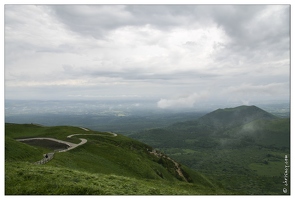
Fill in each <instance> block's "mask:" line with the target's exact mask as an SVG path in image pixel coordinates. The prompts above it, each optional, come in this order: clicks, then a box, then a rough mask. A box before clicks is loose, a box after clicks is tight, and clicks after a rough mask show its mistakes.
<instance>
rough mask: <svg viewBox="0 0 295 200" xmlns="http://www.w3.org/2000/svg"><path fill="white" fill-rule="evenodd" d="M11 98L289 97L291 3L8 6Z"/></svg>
mask: <svg viewBox="0 0 295 200" xmlns="http://www.w3.org/2000/svg"><path fill="white" fill-rule="evenodd" d="M4 15H5V35H4V36H5V52H4V53H5V57H4V58H5V99H40V100H52V99H54V100H68V99H72V100H75V99H85V100H97V99H139V100H142V99H154V100H155V104H157V106H158V107H160V108H169V107H192V106H194V105H196V104H198V103H202V102H216V101H219V102H238V103H241V104H251V102H257V101H260V102H265V101H271V100H280V101H285V102H288V101H289V97H290V6H289V5H5V10H4Z"/></svg>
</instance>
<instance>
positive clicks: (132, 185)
mask: <svg viewBox="0 0 295 200" xmlns="http://www.w3.org/2000/svg"><path fill="white" fill-rule="evenodd" d="M5 168H9V170H7V172H6V173H5V194H6V195H9V194H13V195H17V194H27V195H28V194H29V195H39V194H55V195H56V194H58V195H60V194H63V195H69V194H70V195H87V194H94V195H160V194H165V195H197V194H214V193H215V192H216V191H214V190H212V189H210V188H208V187H207V188H206V187H203V186H200V185H195V184H189V183H183V182H170V181H156V180H148V179H135V178H130V177H126V176H118V175H105V174H101V173H87V172H83V171H78V170H72V169H68V168H66V167H53V166H49V165H32V164H30V163H27V162H7V163H6V165H5ZM36 183H38V184H36Z"/></svg>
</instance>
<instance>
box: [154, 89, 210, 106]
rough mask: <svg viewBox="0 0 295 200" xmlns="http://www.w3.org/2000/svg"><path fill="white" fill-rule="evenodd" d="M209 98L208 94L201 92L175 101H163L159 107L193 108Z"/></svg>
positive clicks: (159, 103) (158, 104) (159, 102)
mask: <svg viewBox="0 0 295 200" xmlns="http://www.w3.org/2000/svg"><path fill="white" fill-rule="evenodd" d="M207 96H208V94H207V93H206V92H201V93H193V94H190V95H187V96H183V97H178V98H175V99H161V100H160V101H158V103H157V106H158V107H159V108H192V107H194V105H195V104H196V103H197V102H198V101H200V100H204V99H206V97H207Z"/></svg>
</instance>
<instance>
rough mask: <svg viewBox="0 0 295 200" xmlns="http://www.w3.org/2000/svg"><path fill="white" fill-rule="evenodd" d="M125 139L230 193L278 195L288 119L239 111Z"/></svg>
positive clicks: (244, 109)
mask: <svg viewBox="0 0 295 200" xmlns="http://www.w3.org/2000/svg"><path fill="white" fill-rule="evenodd" d="M131 137H132V138H135V139H137V140H139V141H142V142H144V143H146V144H149V145H151V146H153V147H155V148H158V149H159V150H161V151H163V152H165V153H166V154H167V155H168V156H170V157H172V158H174V159H176V160H178V161H180V162H181V163H184V164H185V165H187V166H189V167H190V168H192V169H194V170H196V171H199V172H202V173H203V174H205V175H206V176H207V177H210V178H212V180H219V183H220V184H222V185H223V186H224V187H225V188H226V189H228V190H231V191H233V192H236V193H245V194H282V190H281V189H280V188H281V184H280V183H281V179H282V178H281V177H282V174H283V172H284V171H282V170H281V169H284V158H285V156H289V154H290V119H289V118H278V117H275V116H273V115H271V114H269V113H267V112H266V111H264V110H262V109H260V108H258V107H256V106H239V107H236V108H226V109H218V110H215V111H213V112H211V113H208V114H206V115H204V116H203V117H200V118H199V119H197V120H191V121H186V122H181V123H175V124H172V125H171V126H168V127H166V128H160V129H151V130H147V131H142V132H140V133H137V134H134V135H132V136H131ZM266 182H267V183H268V184H267V185H266V184H265V183H266Z"/></svg>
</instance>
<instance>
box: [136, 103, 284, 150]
mask: <svg viewBox="0 0 295 200" xmlns="http://www.w3.org/2000/svg"><path fill="white" fill-rule="evenodd" d="M259 122H260V124H261V123H263V124H264V125H263V126H259V125H258V123H259ZM286 123H287V124H288V123H289V119H280V118H278V117H276V116H274V115H272V114H270V113H268V112H266V111H264V110H262V109H260V108H258V107H256V106H239V107H235V108H225V109H218V110H215V111H213V112H210V113H208V114H206V115H204V116H203V117H201V118H199V119H197V120H191V121H186V122H180V123H175V124H172V125H170V126H168V127H166V128H161V129H151V130H147V131H142V132H140V133H137V134H134V135H132V136H131V137H132V138H135V139H138V140H140V141H143V142H145V143H147V144H150V145H152V146H155V147H180V146H188V145H194V146H195V148H196V146H197V145H198V144H199V145H201V146H204V145H205V146H206V145H209V146H213V145H214V146H218V145H219V144H224V140H222V142H221V141H220V139H221V138H222V139H225V140H228V139H230V138H231V139H233V138H235V139H244V138H245V134H244V135H243V136H242V135H240V134H239V133H240V132H242V130H243V126H246V125H247V124H248V125H247V127H249V126H250V125H252V129H251V130H250V129H248V132H247V133H249V135H248V136H249V137H250V136H251V137H254V140H256V139H257V138H264V137H268V136H269V137H281V135H280V136H278V135H272V136H271V135H265V134H266V133H265V131H262V132H261V129H262V128H263V127H264V129H267V126H268V125H269V126H272V127H273V130H272V131H274V132H275V131H280V130H281V129H280V126H284V125H285V124H286ZM254 125H255V126H254ZM256 125H258V126H256ZM274 126H275V127H274ZM276 128H277V129H278V130H276ZM257 130H260V135H253V134H250V133H253V132H255V131H257ZM286 131H287V130H286ZM244 133H245V131H244ZM287 133H288V131H287ZM248 136H247V137H248ZM237 137H238V138H237ZM255 137H256V138H255ZM285 137H287V138H288V134H287V135H286V134H285V135H284V136H283V138H285ZM217 138H218V139H217ZM248 139H249V138H248ZM188 140H190V142H188ZM192 140H193V141H194V142H192ZM204 140H206V142H205V141H204ZM229 141H230V140H228V141H227V144H229ZM235 142H237V141H235ZM209 143H210V144H209Z"/></svg>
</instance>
